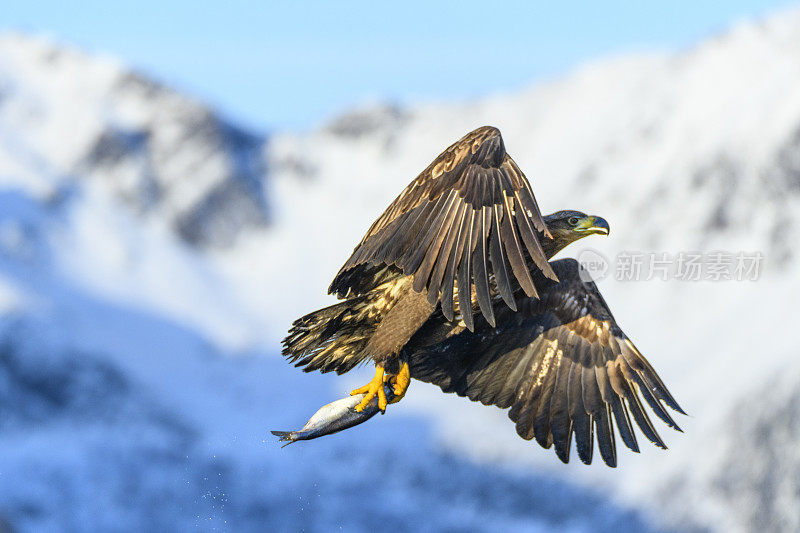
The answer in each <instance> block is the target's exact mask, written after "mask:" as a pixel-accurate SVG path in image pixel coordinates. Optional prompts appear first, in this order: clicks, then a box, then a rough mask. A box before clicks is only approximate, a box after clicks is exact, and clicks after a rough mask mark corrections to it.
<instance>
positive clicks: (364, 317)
mask: <svg viewBox="0 0 800 533" xmlns="http://www.w3.org/2000/svg"><path fill="white" fill-rule="evenodd" d="M370 300H371V298H370V297H369V296H368V295H363V296H355V297H352V298H349V299H348V300H345V301H344V302H341V303H338V304H336V305H332V306H330V307H325V308H324V309H319V310H317V311H314V312H313V313H309V314H307V315H306V316H304V317H302V318H298V319H297V320H295V321H294V323H293V324H292V327H291V329H290V330H289V334H288V335H287V336H286V338H285V339H284V340H283V352H282V353H283V355H284V356H285V357H286V358H287V359H288V360H289V362H291V363H295V366H298V367H304V368H303V370H304V371H305V372H312V371H314V370H319V371H321V372H330V371H332V370H335V371H336V372H337V373H339V374H343V373H345V372H347V371H349V370H351V369H353V367H355V366H356V365H358V364H359V363H361V362H363V361H364V360H365V359H366V357H367V356H366V355H365V354H363V353H362V351H363V349H364V346H366V344H367V342H368V341H369V338H370V337H371V336H372V333H373V332H374V329H375V324H374V323H373V322H374V319H373V318H372V317H371V313H370V307H371V305H370V303H371V301H370Z"/></svg>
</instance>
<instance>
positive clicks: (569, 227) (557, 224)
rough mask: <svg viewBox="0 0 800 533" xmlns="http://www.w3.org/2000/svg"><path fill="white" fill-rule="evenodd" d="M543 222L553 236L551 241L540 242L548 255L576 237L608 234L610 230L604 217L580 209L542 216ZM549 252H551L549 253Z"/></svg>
mask: <svg viewBox="0 0 800 533" xmlns="http://www.w3.org/2000/svg"><path fill="white" fill-rule="evenodd" d="M544 222H545V224H547V229H548V230H550V234H551V235H552V236H553V239H552V241H551V240H549V239H543V242H542V246H543V247H544V248H545V253H548V257H552V256H553V255H555V254H556V253H558V251H559V250H561V249H562V248H564V247H565V246H567V245H568V244H570V243H573V242H575V241H577V240H578V239H582V238H584V237H586V236H588V235H595V234H597V235H608V234H609V232H610V231H611V228H609V226H608V222H606V220H605V219H604V218H602V217H598V216H594V215H587V214H586V213H581V212H580V211H558V212H556V213H553V214H551V215H547V216H546V217H544ZM548 241H549V242H548ZM550 252H552V253H551V254H550Z"/></svg>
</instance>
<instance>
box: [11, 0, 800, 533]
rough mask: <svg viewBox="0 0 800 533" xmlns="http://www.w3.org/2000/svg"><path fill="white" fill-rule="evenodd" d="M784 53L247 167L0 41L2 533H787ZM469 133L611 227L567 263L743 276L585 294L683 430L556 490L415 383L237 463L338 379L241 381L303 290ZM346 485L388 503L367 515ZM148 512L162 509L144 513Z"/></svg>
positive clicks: (799, 58) (497, 109) (695, 60)
mask: <svg viewBox="0 0 800 533" xmlns="http://www.w3.org/2000/svg"><path fill="white" fill-rule="evenodd" d="M799 32H800V11H788V12H785V13H781V14H778V15H776V16H774V17H771V18H770V19H768V20H765V21H757V22H748V23H744V24H741V25H739V26H737V27H736V28H733V29H732V30H731V31H729V32H727V33H726V34H724V35H721V36H719V37H716V38H714V39H710V40H708V41H706V42H703V43H700V44H699V45H698V46H696V47H694V48H693V49H691V50H686V51H683V52H680V53H676V54H662V55H638V56H636V55H632V56H627V57H618V58H611V59H608V60H604V61H600V62H598V63H595V64H592V65H588V66H586V67H584V68H581V69H579V70H577V71H576V72H574V73H572V74H570V75H568V76H565V77H564V78H562V79H558V80H554V81H551V82H548V83H545V84H541V85H536V86H532V87H531V88H530V89H527V90H524V91H521V92H518V93H514V94H498V95H494V96H490V97H487V98H484V99H480V100H476V101H471V102H464V103H456V104H446V105H441V104H440V105H433V104H429V105H420V106H413V107H410V108H397V107H391V106H377V107H372V108H364V109H361V110H357V111H355V112H353V113H350V114H347V115H344V116H342V117H340V118H339V119H338V120H336V121H334V122H332V123H331V124H329V125H326V126H323V127H321V128H319V129H318V130H315V131H311V132H307V133H302V134H282V133H280V132H278V133H275V134H273V135H271V136H270V138H269V142H267V141H266V139H265V138H262V137H260V136H257V135H253V134H250V133H247V132H245V131H243V130H240V129H239V128H237V127H235V126H234V125H231V124H229V123H227V122H226V121H225V120H224V119H222V118H220V117H219V116H218V115H216V114H215V113H214V112H213V111H211V110H209V109H208V108H206V107H205V106H203V105H202V104H199V103H197V102H194V101H192V100H191V99H188V98H186V97H184V96H182V95H180V94H178V93H176V92H174V91H171V90H169V89H166V88H164V87H161V86H160V85H158V84H156V83H153V82H151V81H148V80H147V79H146V78H144V77H142V76H139V75H136V74H132V73H130V72H129V71H127V70H126V69H125V68H123V67H122V66H120V65H118V64H117V63H115V62H114V61H112V60H109V59H104V58H95V57H91V56H88V55H86V54H83V53H81V52H79V51H76V50H72V49H70V48H64V47H61V46H58V45H55V44H53V43H50V42H48V41H45V40H42V39H39V38H31V37H26V36H21V35H10V36H4V37H2V38H0V188H1V190H0V375H1V376H2V383H3V384H4V387H5V388H2V389H0V409H3V412H4V413H6V414H7V417H6V419H5V420H6V422H5V426H4V430H5V431H6V433H5V435H4V437H3V440H4V441H5V442H4V449H5V450H7V453H6V454H4V456H3V459H2V463H3V464H0V473H2V475H0V493H2V494H3V498H0V499H2V500H3V502H8V503H3V504H2V505H0V515H2V516H3V517H8V518H9V520H10V521H11V522H12V525H20V526H22V527H23V528H24V529H38V528H39V527H43V526H49V527H50V528H55V525H56V524H57V523H59V522H60V521H62V520H64V519H65V518H66V517H68V518H69V519H70V520H76V522H75V524H80V523H81V522H80V520H82V517H86V516H101V517H102V519H103V524H110V525H109V527H112V525H113V524H114V523H118V522H115V521H123V522H124V523H130V524H133V525H135V526H136V527H137V528H138V529H147V528H148V526H152V525H153V520H156V521H157V522H159V523H166V524H171V525H175V526H179V525H184V526H185V525H186V523H187V521H191V525H192V526H194V525H197V526H199V527H202V528H204V529H213V528H214V527H219V528H222V529H225V528H226V527H230V528H234V529H237V528H238V529H257V528H258V526H259V525H263V523H264V521H270V522H273V521H275V523H277V526H278V528H283V529H293V528H297V527H308V528H310V529H326V528H327V529H330V527H332V526H342V525H344V526H350V527H354V528H359V527H362V528H367V527H371V526H374V525H376V524H385V523H386V522H387V521H389V520H397V521H400V520H402V518H403V517H404V516H405V517H408V516H411V517H412V518H411V519H409V520H410V522H409V523H410V524H411V525H409V526H408V527H409V528H410V527H413V525H414V524H417V523H418V522H417V521H420V520H423V519H431V520H436V522H434V523H432V527H440V528H452V527H456V526H458V525H462V526H463V525H464V523H466V525H467V527H473V528H479V527H489V525H490V524H491V525H495V526H496V525H497V524H502V525H503V526H505V527H506V528H507V529H525V528H526V527H530V526H531V524H533V525H534V526H540V527H541V528H542V529H543V530H546V529H548V528H552V527H559V526H560V527H564V526H569V527H574V528H575V529H578V530H582V529H587V530H588V529H593V528H595V527H600V528H601V529H603V528H605V529H609V530H611V529H614V528H620V527H622V528H632V529H641V528H644V527H649V521H650V520H651V519H652V520H657V521H658V523H659V524H661V525H664V526H666V527H674V528H679V529H686V528H697V529H713V530H720V531H745V530H749V529H752V528H754V527H768V528H769V529H771V530H781V529H783V530H791V529H792V528H793V526H794V525H795V523H794V522H793V521H792V520H793V519H792V516H793V514H792V513H794V511H795V510H796V509H797V507H798V506H799V505H800V492H798V491H797V489H796V484H795V482H794V479H796V473H795V472H794V470H796V469H794V467H793V465H794V464H795V463H796V462H797V457H795V456H796V455H797V454H796V453H795V452H794V451H793V449H794V446H792V445H791V443H792V442H794V441H796V440H797V438H800V434H799V433H798V432H799V431H800V429H798V426H797V424H794V421H793V420H794V419H793V417H794V414H793V411H792V410H791V408H790V407H787V405H791V402H792V400H793V398H794V397H795V396H796V395H797V390H800V379H798V376H800V366H799V365H798V363H797V362H796V357H795V354H796V347H795V346H794V343H793V339H792V338H791V335H790V334H789V333H787V330H789V329H790V325H787V324H790V323H791V320H790V318H791V317H793V316H794V315H795V314H796V313H795V312H794V302H793V301H792V299H791V298H790V297H788V296H787V295H792V294H797V291H798V290H800V280H798V279H796V273H797V271H798V258H797V255H796V253H795V252H794V251H793V248H794V246H793V244H794V243H793V241H794V238H793V237H794V234H795V232H796V230H797V228H798V226H800V218H798V217H800V215H799V214H798V213H800V209H798V208H800V205H798V204H800V177H799V176H800V163H798V162H799V161H800V133H799V132H800V93H798V92H797V91H796V87H798V86H800V42H798V41H797V39H796V38H795V36H796V35H797V34H798V33H799ZM483 124H492V125H495V126H498V127H500V129H501V130H502V131H503V134H504V138H505V142H506V146H507V148H508V150H509V152H510V153H511V154H512V155H513V156H514V158H515V159H516V161H517V162H518V163H519V165H520V167H521V168H522V169H523V170H524V171H525V172H526V174H527V175H528V177H529V178H530V180H531V182H532V184H533V187H534V191H535V193H536V196H537V199H538V200H539V203H540V206H541V207H542V209H543V211H545V212H551V211H555V210H558V209H563V208H574V209H581V210H583V211H587V212H591V213H595V214H599V215H602V216H604V217H605V218H607V219H608V220H609V222H610V223H611V226H612V232H611V236H610V237H609V238H607V239H600V238H594V239H593V240H587V241H582V242H581V245H580V246H577V247H575V249H574V250H569V253H568V254H566V255H572V256H576V255H578V254H579V252H580V251H581V249H582V248H583V244H584V243H585V246H587V247H591V248H594V249H596V250H597V251H598V252H600V253H602V254H604V255H605V256H606V257H607V258H609V260H613V259H614V258H615V257H617V255H618V254H620V253H622V252H648V253H649V252H658V253H661V252H664V253H667V254H670V256H672V257H674V256H675V255H676V254H678V253H680V252H688V251H694V250H705V251H713V250H727V251H730V252H734V253H735V252H739V251H742V252H748V253H751V252H760V253H761V254H763V256H764V257H765V262H764V265H763V272H762V276H761V277H760V279H759V280H758V281H757V282H744V281H742V282H737V281H725V282H685V281H684V282H681V281H677V280H674V279H672V280H669V281H661V280H659V279H657V278H655V279H650V280H641V281H638V282H625V281H619V280H616V279H614V276H613V275H611V276H609V277H608V278H606V279H603V280H600V281H599V287H600V289H601V291H602V292H603V293H604V295H606V297H607V300H608V303H609V305H610V306H611V308H612V309H613V311H614V314H615V317H616V318H617V320H618V321H619V323H620V324H621V326H622V327H623V329H624V330H625V331H626V332H627V333H628V334H629V335H630V336H631V338H632V339H633V340H634V341H635V342H636V344H637V346H638V347H639V348H640V349H641V350H642V351H643V352H644V353H645V355H646V356H647V357H648V359H649V360H650V361H651V362H652V363H653V365H654V366H655V367H656V368H657V369H658V370H659V373H660V374H661V376H662V377H663V378H664V379H665V381H666V383H667V384H668V385H669V386H670V389H671V391H672V392H673V393H674V395H675V396H676V398H677V399H678V401H679V402H680V403H681V404H682V405H683V407H684V408H686V409H687V410H688V412H689V413H690V414H691V417H689V418H686V419H683V420H682V421H681V425H682V426H683V428H684V430H685V431H686V432H685V433H684V434H676V433H672V434H666V433H665V438H667V443H668V445H669V446H670V447H671V449H670V450H669V451H667V452H663V451H660V450H655V449H651V448H646V449H644V450H643V453H642V454H640V455H635V454H632V453H627V452H623V453H621V454H620V459H619V463H620V467H619V468H618V469H616V470H611V469H606V468H604V467H602V466H601V465H593V466H592V467H589V468H587V467H584V466H583V465H580V464H570V465H568V466H563V465H562V464H561V463H559V462H558V461H557V460H556V459H555V457H554V456H553V454H552V451H547V450H541V449H540V448H538V447H537V446H535V445H532V444H531V443H528V442H524V441H521V440H520V439H518V437H517V436H516V434H515V432H514V429H513V425H512V424H511V423H509V421H508V420H507V418H506V415H505V413H504V412H502V411H500V410H497V409H493V408H486V407H483V406H480V405H477V404H471V403H469V402H467V401H465V400H463V399H460V398H455V397H452V396H444V395H442V394H441V392H439V391H438V390H437V389H434V388H433V387H430V386H425V385H422V384H419V383H414V385H413V386H412V388H411V390H410V392H409V395H408V397H407V398H406V399H405V400H404V401H403V402H402V403H401V404H399V405H397V406H394V408H393V409H392V410H391V411H390V416H389V417H386V418H383V417H380V418H379V419H377V420H376V421H373V422H371V423H370V424H367V425H364V426H362V427H360V428H357V429H354V430H352V432H346V433H344V434H342V435H340V436H337V437H331V438H330V439H325V440H324V441H319V442H317V443H309V444H307V445H306V446H301V445H297V447H296V448H294V447H292V448H287V449H286V450H285V451H279V450H278V449H277V448H276V447H273V446H272V445H273V442H271V441H268V442H266V443H265V442H263V439H264V438H265V429H266V428H267V427H269V428H273V427H274V428H275V429H281V428H283V427H284V426H286V427H289V426H291V425H294V424H300V423H302V422H303V420H304V417H305V416H308V415H310V414H311V412H312V411H313V410H314V409H315V408H316V407H317V406H318V405H319V404H320V403H323V402H324V401H328V400H330V399H332V398H335V397H337V396H340V395H342V394H344V393H345V391H346V390H348V388H349V387H350V385H352V384H355V383H356V382H358V381H360V379H361V376H346V377H344V378H338V379H337V378H335V377H331V376H309V375H304V374H301V373H299V372H296V371H295V370H294V369H293V368H291V367H289V366H288V365H285V364H284V363H283V361H280V360H279V359H277V358H276V357H260V356H263V355H265V354H269V355H270V356H274V355H276V354H277V352H278V347H277V341H278V340H279V339H280V337H281V336H282V335H283V334H284V333H285V331H286V328H287V326H288V324H289V323H290V322H291V320H292V319H294V318H295V317H296V316H299V315H301V314H303V313H306V312H308V311H310V310H312V309H314V308H315V307H318V306H322V305H327V304H329V303H330V302H332V298H331V297H327V296H326V295H325V289H326V288H327V286H328V283H329V282H330V279H331V278H332V276H333V275H334V273H335V272H336V271H337V269H338V268H339V266H340V265H341V264H342V263H343V262H344V260H345V259H346V258H347V256H348V255H349V253H350V251H351V249H352V247H353V246H354V245H355V244H356V243H357V242H358V240H359V239H360V237H361V235H362V234H363V232H364V231H365V230H366V228H367V227H368V226H369V224H370V222H371V221H372V220H373V219H374V218H375V217H376V216H377V215H378V214H379V213H380V212H381V210H382V209H383V208H384V207H385V205H387V204H388V202H389V201H391V200H392V199H393V198H394V197H395V196H396V194H397V193H398V192H399V191H400V190H401V189H402V188H403V187H404V186H405V185H406V184H407V183H408V181H410V180H411V179H412V178H413V177H414V176H415V175H416V174H417V173H418V172H419V171H420V170H421V169H423V168H424V167H425V166H426V165H427V164H428V163H429V162H430V160H432V159H433V157H435V156H436V155H437V154H438V153H439V152H440V151H441V149H443V148H444V147H445V146H447V145H448V144H449V143H451V142H452V141H453V140H455V139H457V138H459V137H460V136H461V135H463V134H464V133H465V132H467V131H469V130H471V129H473V128H474V127H477V126H480V125H483ZM267 200H269V206H267ZM612 266H613V265H612ZM611 273H612V274H613V273H614V270H612V271H611ZM787 317H789V318H787ZM242 354H250V355H255V357H251V358H237V357H235V356H237V355H242ZM226 356H227V357H226ZM230 356H234V357H230ZM778 374H780V376H778ZM776 383H777V384H779V386H778V385H774V392H775V393H774V394H772V392H773V384H776ZM756 400H758V401H756ZM403 415H406V416H403ZM398 435H403V437H404V438H403V439H398V438H397V436H398ZM52 442H60V443H61V446H60V447H59V450H60V451H59V453H55V452H53V450H52ZM420 450H422V451H423V452H424V453H420ZM98 454H100V456H101V459H100V460H95V458H96V457H97V456H98ZM475 462H479V463H481V464H482V465H483V466H476V464H475ZM743 462H746V463H747V465H743V464H742V463H743ZM332 464H335V465H336V466H335V467H331V466H330V465H332ZM399 465H405V468H404V467H402V466H399ZM529 469H536V470H537V474H536V475H533V474H531V473H529ZM511 470H514V471H515V473H514V474H509V471H511ZM369 472H379V473H380V475H381V479H382V480H384V482H385V485H384V484H381V485H379V486H378V487H375V482H374V480H372V479H371V478H369V477H368V475H367V474H368V473H369ZM526 472H527V473H526ZM128 477H131V479H133V480H134V481H132V482H131V483H130V484H128V483H126V482H124V480H125V479H126V478H128ZM23 478H24V479H25V480H26V481H27V483H19V482H18V481H17V480H19V479H23ZM487 478H488V479H489V482H486V479H487ZM217 480H219V481H217ZM386 480H389V481H386ZM391 480H394V481H391ZM315 484H316V485H315ZM130 485H133V486H134V489H131V486H130ZM315 487H316V488H315ZM498 487H499V488H498ZM370 490H376V491H379V492H378V494H379V496H380V499H381V501H390V502H392V503H393V505H389V506H383V507H381V508H380V509H378V510H374V511H370V510H369V509H366V510H365V508H364V506H363V503H362V502H363V500H362V498H361V495H363V494H364V493H366V492H368V491H370ZM130 493H132V494H134V495H135V497H134V498H132V499H130V501H129V500H126V498H125V495H127V494H130ZM98 494H103V495H104V496H103V498H101V499H99V500H98V499H97V495H98ZM158 495H161V496H162V497H164V499H165V500H166V501H168V502H169V505H167V506H159V507H158V509H159V510H158V513H156V514H154V515H151V514H148V513H150V509H151V508H152V507H153V502H154V500H157V499H158V498H159V496H158ZM164 495H166V496H164ZM354 495H358V496H357V497H354ZM509 495H513V496H509ZM600 495H602V496H600ZM753 501H755V502H762V503H763V502H770V504H769V505H766V504H765V505H759V506H758V510H757V511H753V509H754V508H755V507H754V506H753V505H752V504H749V503H748V502H753ZM453 502H454V503H453ZM531 502H535V504H533V505H532V504H531ZM565 502H566V505H565ZM451 503H452V509H451V510H450V511H449V512H444V511H443V509H444V508H445V504H451ZM631 506H634V507H635V508H636V509H637V510H644V511H646V512H647V519H646V520H645V519H642V518H641V517H640V516H639V515H638V514H636V512H638V511H636V512H631V511H630V508H631ZM70 509H78V511H77V514H75V515H74V516H73V515H70ZM552 509H555V511H552V512H551V510H552ZM287 510H290V511H291V513H294V514H291V516H290V513H287ZM81 513H83V514H81ZM795 514H796V513H795ZM206 516H208V517H211V519H210V520H209V521H208V522H206V521H205V517H206ZM148 517H151V518H148ZM152 517H155V518H152ZM604 517H605V518H604ZM215 519H221V520H223V524H221V525H219V526H218V523H217V522H215V521H214V520H215ZM226 519H228V520H230V525H228V526H226V525H225V524H224V520H226ZM148 520H149V521H148ZM598 523H599V524H600V525H599V526H598V525H597V524H598ZM76 527H78V526H76ZM398 528H399V529H403V527H402V526H398Z"/></svg>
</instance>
